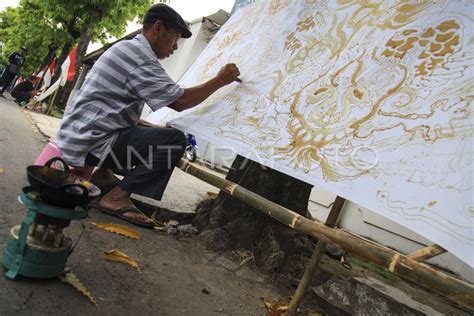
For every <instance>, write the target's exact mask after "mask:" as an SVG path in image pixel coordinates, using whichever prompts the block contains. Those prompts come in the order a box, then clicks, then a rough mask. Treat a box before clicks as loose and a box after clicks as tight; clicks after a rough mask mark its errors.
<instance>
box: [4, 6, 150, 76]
mask: <svg viewBox="0 0 474 316" xmlns="http://www.w3.org/2000/svg"><path fill="white" fill-rule="evenodd" d="M152 3H153V1H152V0H130V1H128V0H20V5H19V6H18V7H16V8H7V9H6V10H5V11H3V12H0V42H3V43H4V45H3V49H2V52H1V57H0V62H1V61H2V60H3V61H5V59H7V58H8V56H9V55H10V54H11V53H12V52H15V51H18V50H19V48H20V47H22V46H26V47H28V54H27V63H26V64H25V66H24V67H23V69H22V74H23V75H27V74H29V73H31V72H32V71H33V70H35V69H37V68H38V67H39V66H40V65H41V64H42V62H43V60H44V58H45V56H46V55H47V53H48V50H49V45H50V44H53V43H54V44H55V45H56V47H59V48H61V47H63V45H64V44H65V43H66V41H72V42H73V45H75V44H76V43H77V40H78V39H79V36H80V35H81V34H82V33H86V34H87V35H88V37H89V38H90V39H91V40H92V41H97V40H100V41H102V42H105V41H106V39H107V38H108V37H109V36H116V37H120V36H122V35H124V32H125V29H126V26H127V21H131V20H133V19H134V18H135V17H136V16H139V18H141V17H142V16H143V14H144V13H145V11H146V9H147V8H148V7H149V6H150V5H151V4H152ZM58 53H59V52H58Z"/></svg>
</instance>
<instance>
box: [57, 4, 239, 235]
mask: <svg viewBox="0 0 474 316" xmlns="http://www.w3.org/2000/svg"><path fill="white" fill-rule="evenodd" d="M191 35H192V34H191V32H190V30H189V28H188V26H187V25H186V23H185V22H184V21H183V19H182V18H181V16H180V15H179V14H178V13H177V12H176V11H174V10H173V9H172V8H170V7H168V6H166V5H164V4H155V5H154V6H152V7H151V8H150V9H149V10H148V11H147V13H146V14H145V17H144V20H143V30H142V33H141V34H138V35H137V36H136V37H135V38H134V39H131V40H124V41H121V42H119V43H117V44H115V45H114V46H112V47H111V48H109V49H108V50H107V51H106V52H105V53H104V54H103V55H102V56H101V57H100V58H99V59H98V60H97V62H96V63H95V64H94V66H93V67H92V69H91V70H90V72H89V74H88V75H87V77H86V80H85V82H84V84H83V86H82V87H81V89H80V91H79V92H78V94H77V95H76V96H75V97H74V99H73V100H72V102H71V103H70V104H69V105H68V106H67V108H66V111H65V113H64V117H63V120H62V122H61V127H60V129H59V132H58V138H57V142H58V143H57V144H58V147H59V149H60V150H61V154H62V156H63V158H64V159H65V160H66V162H67V163H69V164H70V165H73V166H78V167H81V166H84V165H85V164H86V165H93V166H98V167H99V168H102V169H104V168H112V169H118V170H120V171H121V172H122V173H123V174H125V176H124V178H123V180H121V181H120V183H118V184H117V185H116V186H115V187H114V188H113V189H112V190H111V191H110V192H108V193H106V194H105V195H104V196H103V197H102V198H101V199H100V201H98V203H97V205H96V208H98V209H100V210H101V211H102V212H104V213H107V214H110V215H113V216H117V217H120V218H122V219H124V220H126V221H129V222H131V223H134V224H136V225H140V226H145V227H152V222H151V220H150V219H149V218H147V217H144V216H143V215H141V214H140V212H139V210H138V209H137V208H136V206H135V205H134V204H133V202H132V200H131V199H130V195H131V194H132V193H135V194H138V195H142V196H146V197H150V198H153V199H155V200H160V199H161V197H162V195H163V192H164V190H165V188H166V185H167V183H168V181H169V179H170V177H171V174H172V172H173V169H174V167H175V166H176V164H177V163H178V161H179V159H180V158H181V157H182V155H183V152H184V148H185V146H186V138H185V136H184V134H183V133H182V132H181V131H179V130H177V129H174V128H157V127H149V126H144V125H143V124H141V122H140V115H141V112H142V109H143V105H144V103H145V102H146V103H147V104H148V105H149V106H150V107H151V108H152V109H153V110H154V111H156V110H158V109H160V108H162V107H165V106H168V107H170V108H172V109H174V110H176V111H183V110H186V109H189V108H191V107H193V106H196V105H197V104H199V103H201V102H202V101H204V100H205V99H207V98H208V97H209V96H210V95H211V94H212V93H214V92H215V91H216V90H218V89H220V88H222V87H224V86H226V85H228V84H231V83H233V82H235V81H237V82H239V81H240V79H239V78H238V76H239V75H240V72H239V70H238V68H237V66H236V65H235V64H227V65H225V66H224V67H223V68H222V69H221V70H220V71H219V72H218V73H217V74H216V76H215V77H214V78H210V79H209V80H208V81H207V82H204V83H203V84H201V85H199V86H196V87H189V88H182V87H180V86H179V85H177V84H176V83H175V82H174V81H173V80H172V79H171V78H170V77H169V76H168V74H167V73H166V72H165V70H164V69H163V67H162V66H161V64H160V62H159V60H161V59H165V58H167V57H169V56H170V55H171V54H173V52H174V51H175V50H176V49H177V48H178V40H179V39H180V38H189V37H191ZM105 170H106V169H105Z"/></svg>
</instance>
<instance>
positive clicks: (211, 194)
mask: <svg viewBox="0 0 474 316" xmlns="http://www.w3.org/2000/svg"><path fill="white" fill-rule="evenodd" d="M207 196H209V197H210V198H211V199H214V198H215V197H217V193H214V192H210V191H208V192H207Z"/></svg>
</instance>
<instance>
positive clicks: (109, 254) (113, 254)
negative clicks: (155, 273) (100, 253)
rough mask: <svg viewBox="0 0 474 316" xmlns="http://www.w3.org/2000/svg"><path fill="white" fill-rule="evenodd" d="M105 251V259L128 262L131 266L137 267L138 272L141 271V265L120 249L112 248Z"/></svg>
mask: <svg viewBox="0 0 474 316" xmlns="http://www.w3.org/2000/svg"><path fill="white" fill-rule="evenodd" d="M104 253H105V259H107V260H109V261H116V262H122V263H126V264H128V265H129V266H131V267H133V268H135V269H137V271H138V272H141V271H140V267H138V263H137V262H136V261H135V260H133V259H132V258H130V257H129V256H128V255H127V254H125V253H123V252H121V251H120V250H116V249H112V250H110V251H104Z"/></svg>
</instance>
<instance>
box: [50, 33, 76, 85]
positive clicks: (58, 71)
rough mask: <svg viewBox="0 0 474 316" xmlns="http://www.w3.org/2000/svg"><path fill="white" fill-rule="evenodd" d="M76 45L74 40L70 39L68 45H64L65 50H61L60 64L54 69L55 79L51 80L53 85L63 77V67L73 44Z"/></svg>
mask: <svg viewBox="0 0 474 316" xmlns="http://www.w3.org/2000/svg"><path fill="white" fill-rule="evenodd" d="M73 43H74V39H72V38H71V39H69V40H68V41H67V42H66V43H64V45H63V48H62V50H61V54H60V55H59V58H58V62H57V63H56V66H55V67H54V73H53V77H52V78H51V83H55V82H56V80H58V79H59V77H60V76H61V65H62V64H63V63H64V61H65V60H66V58H67V56H68V55H69V53H70V52H71V48H72V44H73Z"/></svg>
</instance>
